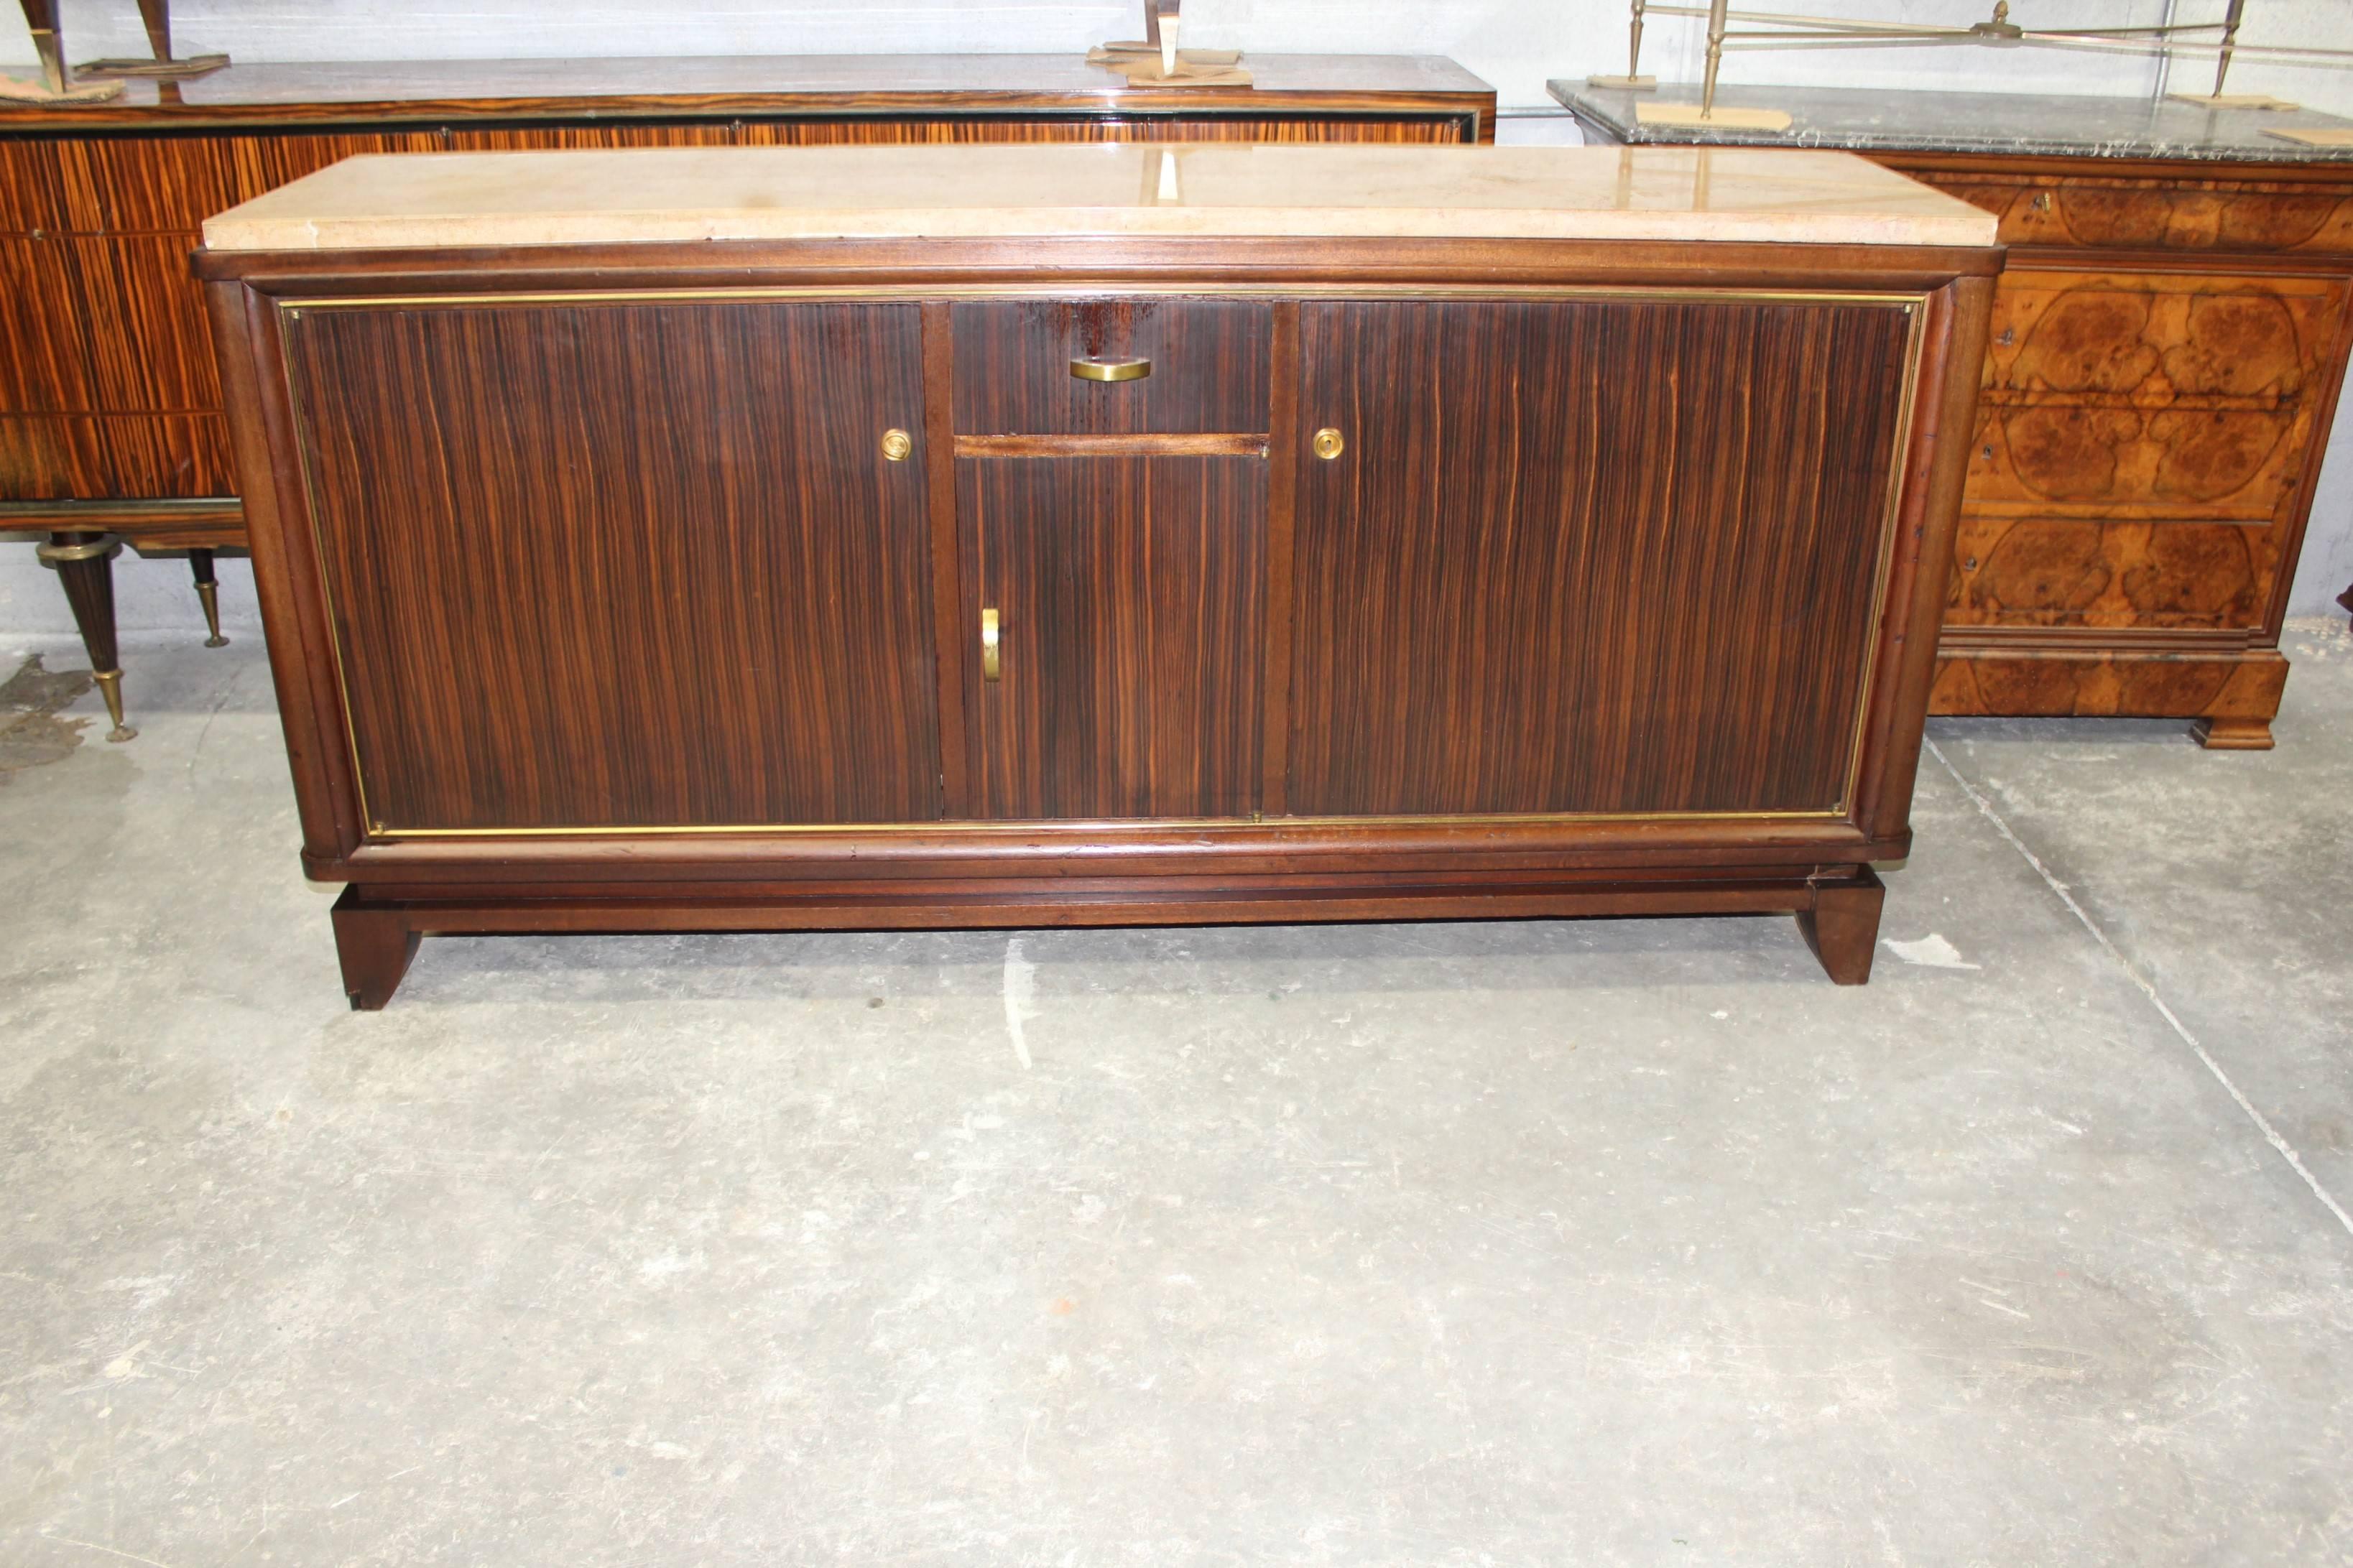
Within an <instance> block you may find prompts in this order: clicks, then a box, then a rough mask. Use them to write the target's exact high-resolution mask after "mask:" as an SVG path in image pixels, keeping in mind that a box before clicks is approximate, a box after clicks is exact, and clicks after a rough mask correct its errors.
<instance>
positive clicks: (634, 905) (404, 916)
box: [334, 866, 1884, 1012]
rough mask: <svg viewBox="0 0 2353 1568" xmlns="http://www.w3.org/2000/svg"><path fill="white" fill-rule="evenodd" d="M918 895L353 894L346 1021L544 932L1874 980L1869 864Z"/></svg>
mask: <svg viewBox="0 0 2353 1568" xmlns="http://www.w3.org/2000/svg"><path fill="white" fill-rule="evenodd" d="M971 887H972V885H971V884H970V883H963V884H958V885H957V886H956V888H955V890H953V891H949V890H933V889H926V888H925V887H924V886H923V884H920V883H912V884H899V885H896V886H892V887H890V888H888V889H885V888H882V887H877V888H875V889H871V890H869V891H864V892H860V893H852V894H844V893H836V892H828V893H824V894H817V895H810V896H794V895H791V894H778V893H765V894H762V895H760V896H756V897H745V896H729V894H728V893H727V892H726V890H725V889H723V888H714V889H712V891H711V892H710V893H709V895H707V896H697V897H691V898H682V897H676V896H669V895H665V896H658V897H643V896H632V895H629V894H627V893H621V892H616V893H614V894H611V895H599V896H594V897H586V898H583V897H563V898H549V897H539V898H533V897H532V896H530V894H529V892H528V891H527V890H514V891H509V890H506V889H480V890H474V889H469V890H467V892H466V893H465V894H464V896H460V897H440V896H435V897H429V898H388V897H383V896H379V895H376V894H372V893H369V892H367V891H365V890H364V889H361V888H359V887H356V886H353V887H348V888H345V889H343V896H342V897H341V898H339V899H337V900H335V908H334V927H335V947H336V952H337V953H338V955H339V956H340V958H341V959H342V961H343V989H344V991H345V992H346V993H347V994H349V995H350V997H351V1001H352V1005H353V1007H354V1008H355V1009H359V1010H361V1011H365V1012H374V1011H375V1010H376V1009H378V1008H380V1007H382V1006H383V1005H385V1003H387V1002H389V1001H390V1000H391V999H392V994H393V992H394V991H395V990H396V989H397V988H398V987H399V985H400V982H401V977H402V976H403V975H405V974H406V973H408V965H409V962H410V961H411V960H412V959H414V958H415V957H416V956H417V942H418V939H419V938H420V937H422V936H425V935H427V934H436V935H445V936H491V935H496V936H519V935H526V934H533V933H543V932H573V933H601V934H617V933H624V932H648V931H714V932H716V931H963V930H988V931H1002V930H1018V929H1026V928H1054V927H1073V926H1197V925H1292V924H1340V923H1365V922H1369V921H1383V922H1387V921H1431V920H1545V919H1567V918H1579V917H1588V916H1598V915H1648V916H1660V915H1700V914H1775V913H1781V914H1795V915H1796V916H1797V917H1798V924H1799V930H1800V931H1802V932H1803V933H1804V935H1805V939H1806V942H1807V944H1808V945H1809V946H1810V947H1811V948H1812V949H1813V951H1814V953H1815V956H1816V957H1818V958H1820V960H1821V963H1822V967H1823V969H1825V970H1826V971H1828V972H1829V974H1830V977H1831V979H1832V980H1833V981H1835V982H1837V983H1838V984H1841V985H1860V984H1863V983H1864V982H1865V981H1867V980H1868V979H1869V978H1870V977H1871V955H1872V951H1873V947H1874V946H1875V944H1876V943H1877V942H1878V938H1879V909H1880V902H1881V900H1882V898H1883V891H1884V890H1883V888H1882V886H1881V883H1880V880H1879V879H1878V878H1877V877H1876V876H1874V875H1873V874H1872V871H1871V868H1869V867H1867V866H1864V867H1855V868H1840V869H1839V870H1838V871H1837V872H1835V873H1832V874H1830V875H1829V876H1828V877H1827V878H1826V879H1817V878H1813V877H1771V878H1745V877H1744V878H1737V879H1724V878H1709V879H1695V880H1690V881H1659V882H1607V881H1600V882H1597V881H1580V882H1574V883H1560V884H1552V885H1546V884H1541V883H1535V884H1531V883H1526V882H1514V883H1510V884H1507V885H1503V886H1493V887H1487V888H1482V887H1480V886H1478V885H1477V884H1467V883H1463V882H1460V881H1456V882H1447V883H1441V884H1438V885H1433V886H1421V887H1417V886H1411V885H1397V886H1387V887H1384V886H1381V885H1379V883H1378V882H1377V880H1372V879H1366V880H1364V881H1362V882H1359V883H1356V884H1353V885H1349V884H1344V885H1338V886H1333V885H1316V886H1305V885H1301V886H1286V885H1284V884H1282V882H1280V881H1272V882H1261V883H1257V884H1245V885H1238V886H1234V887H1230V888H1224V889H1199V888H1198V887H1191V888H1186V889H1181V890H1171V889H1155V888H1154V887H1153V886H1152V885H1150V884H1148V883H1139V884H1137V885H1135V886H1134V887H1133V888H1129V889H1116V890H1109V891H1105V890H1100V889H1095V890H1089V891H1086V892H1082V893H1072V892H1071V891H1068V890H1067V889H1061V888H1058V887H1057V886H1055V885H1054V884H1053V883H1051V882H1029V881H1008V884H1007V885H1006V887H1005V889H1003V890H1002V891H994V892H991V891H983V892H975V891H972V890H971Z"/></svg>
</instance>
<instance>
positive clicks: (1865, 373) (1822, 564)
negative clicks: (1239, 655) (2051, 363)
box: [1282, 293, 1918, 816]
mask: <svg viewBox="0 0 2353 1568" xmlns="http://www.w3.org/2000/svg"><path fill="white" fill-rule="evenodd" d="M1917 310H1918V306H1917V304H1916V303H1915V302H1913V301H1908V300H1904V299H1902V298H1900V297H1898V298H1889V299H1884V300H1880V299H1870V298H1851V299H1845V300H1835V299H1822V298H1815V299H1797V298H1790V297H1788V296H1786V295H1784V296H1778V297H1772V296H1762V295H1760V296H1756V297H1740V296H1736V295H1735V296H1731V297H1715V298H1702V299H1697V300H1694V299H1692V298H1690V297H1688V296H1686V297H1684V298H1683V299H1681V300H1668V299H1643V298H1639V297H1625V296H1619V297H1611V296H1609V295H1606V294H1601V293H1596V294H1593V295H1588V296H1586V297H1583V298H1574V297H1572V298H1553V299H1542V300H1451V301H1438V300H1430V301H1412V302H1385V301H1372V300H1352V301H1336V302H1309V303H1307V304H1304V305H1303V306H1302V307H1301V311H1300V340H1301V370H1300V389H1299V401H1298V407H1299V412H1298V417H1297V419H1296V421H1295V423H1294V427H1293V428H1292V429H1290V430H1288V431H1286V432H1284V433H1282V438H1284V439H1287V440H1290V441H1292V442H1293V443H1295V444H1296V445H1297V447H1299V452H1298V457H1299V462H1300V467H1299V470H1298V471H1299V479H1298V489H1297V512H1296V534H1295V557H1294V561H1295V564H1294V580H1295V582H1296V584H1297V591H1296V621H1295V637H1294V641H1293V678H1292V680H1291V693H1292V696H1291V724H1290V760H1291V763H1290V773H1289V792H1288V793H1289V802H1288V807H1289V810H1290V811H1291V812H1292V813H1293V814H1296V815H1301V816H1388V815H1422V814H1456V813H1469V814H1519V813H1530V814H1586V813H1591V814H1608V815H1635V816H1651V815H1662V816H1666V815H1690V814H1708V815H1716V814H1725V815H1749V814H1758V815H1763V814H1799V815H1823V816H1830V815H1837V814H1841V813H1843V812H1845V811H1847V810H1848V809H1850V807H1851V801H1852V784H1853V779H1854V776H1855V769H1856V766H1857V756H1856V752H1857V747H1858V744H1859V740H1860V731H1861V728H1862V710H1863V703H1864V700H1865V698H1866V694H1867V688H1868V685H1869V682H1870V679H1871V678H1872V673H1873V671H1872V649H1873V646H1874V644H1875V641H1876V638H1875V636H1874V634H1875V630H1876V625H1875V615H1874V610H1873V605H1874V603H1875V600H1876V598H1877V590H1878V584H1879V581H1880V577H1881V574H1882V573H1883V571H1884V570H1885V560H1886V555H1887V551H1888V546H1889V540H1888V533H1889V529H1890V525H1891V519H1892V516H1893V507H1892V500H1893V487H1894V485H1895V484H1896V482H1897V479H1898V471H1897V470H1898V448H1899V438H1900V436H1901V434H1902V427H1903V426H1904V423H1905V406H1906V403H1905V387H1906V385H1907V384H1908V375H1907V370H1908V366H1909V363H1910V354H1911V352H1912V347H1911V345H1912V340H1913V334H1914V328H1915V316H1916V314H1917ZM1318 432H1322V433H1323V434H1322V436H1321V437H1320V439H1319V437H1318V434H1317V433H1318ZM1310 447H1313V448H1314V455H1313V456H1311V455H1309V449H1310Z"/></svg>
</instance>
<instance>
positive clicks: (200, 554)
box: [188, 550, 228, 647]
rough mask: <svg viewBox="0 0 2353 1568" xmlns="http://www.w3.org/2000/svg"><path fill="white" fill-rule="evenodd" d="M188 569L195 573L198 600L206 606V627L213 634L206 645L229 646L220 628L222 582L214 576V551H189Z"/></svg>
mask: <svg viewBox="0 0 2353 1568" xmlns="http://www.w3.org/2000/svg"><path fill="white" fill-rule="evenodd" d="M188 570H189V571H190V572H193V573H195V578H196V602H197V603H198V604H200V605H204V607H205V629H206V631H208V632H210V633H211V634H212V635H211V636H210V637H206V638H205V646H206V647H228V638H227V637H223V636H221V630H220V584H219V583H217V582H216V581H215V580H214V578H213V552H211V551H209V550H191V551H189V552H188Z"/></svg>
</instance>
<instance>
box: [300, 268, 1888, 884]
mask: <svg viewBox="0 0 2353 1568" xmlns="http://www.w3.org/2000/svg"><path fill="white" fill-rule="evenodd" d="M1139 294H1143V295H1154V296H1166V297H1168V298H1187V297H1198V296H1211V297H1245V298H1256V299H1264V300H1269V301H1270V302H1273V301H1282V300H1319V301H1320V300H1352V299H1366V300H1389V299H1402V300H1415V299H1444V300H1575V299H1587V298H1591V299H1597V300H1618V301H1628V302H1632V301H1659V302H1669V303H1678V304H1682V303H1701V304H1735V303H1739V304H1757V303H1760V302H1762V303H1790V304H1810V305H1868V306H1875V307H1880V308H1885V309H1894V310H1902V311H1903V312H1904V314H1905V316H1906V317H1907V318H1908V319H1909V331H1908V335H1907V340H1906V343H1905V353H1904V358H1903V365H1902V375H1903V396H1902V403H1901V405H1900V407H1899V409H1898V412H1897V416H1896V422H1895V426H1896V427H1895V432H1894V453H1893V461H1892V462H1891V464H1890V467H1889V475H1888V485H1887V493H1886V498H1885V501H1884V504H1883V521H1882V523H1881V526H1880V530H1879V535H1880V537H1879V549H1878V560H1877V563H1876V564H1875V567H1874V574H1873V604H1874V605H1876V610H1875V612H1874V614H1873V616H1872V620H1871V624H1870V626H1869V627H1868V628H1867V630H1866V633H1865V635H1866V637H1868V639H1869V647H1868V651H1867V656H1866V658H1865V661H1864V665H1863V668H1862V675H1861V679H1860V680H1859V681H1858V683H1857V692H1856V699H1855V716H1854V724H1853V727H1852V731H1850V736H1849V740H1848V747H1847V749H1848V762H1847V773H1846V783H1845V786H1844V788H1843V789H1842V790H1841V794H1840V797H1839V799H1838V801H1837V802H1836V803H1835V804H1834V805H1831V807H1829V808H1828V809H1818V810H1810V811H1692V812H1658V811H1647V812H1522V813H1504V814H1472V815H1433V816H1282V817H1275V818H1272V819H1268V820H1265V821H1257V820H1254V819H1252V818H1247V817H1148V818H1136V819H1132V820H1131V819H1125V818H1121V819H1113V820H1112V821H1108V822H1105V821H1088V822H1078V821H1055V820H1045V821H1036V820H1031V821H1020V822H995V821H976V820H971V819H950V818H939V819H934V820H932V821H923V822H890V823H854V824H845V823H730V824H711V825H697V826H681V825H675V824H672V825H662V826H567V827H394V826H389V825H387V824H385V822H383V821H381V820H379V819H378V818H377V817H376V816H375V813H374V812H373V811H372V810H370V808H369V805H368V801H367V784H366V776H365V770H364V768H363V767H362V765H361V762H360V755H359V736H358V731H357V727H356V725H355V724H354V723H353V707H352V699H351V689H350V681H349V675H348V672H347V669H346V668H345V664H344V658H343V630H342V628H343V621H342V617H341V616H340V615H339V614H338V612H337V610H336V607H335V603H334V590H333V588H332V586H331V585H330V584H329V581H328V577H329V574H328V571H327V552H326V543H325V538H324V535H323V534H322V531H321V527H320V506H319V500H318V487H317V482H316V476H315V474H314V472H313V468H312V462H311V458H312V453H311V445H310V443H309V442H308V441H307V440H303V439H301V438H300V437H301V431H302V426H303V422H304V417H305V407H306V398H305V389H304V388H303V386H302V384H301V377H300V374H299V373H298V372H297V371H296V368H295V362H294V356H293V352H292V346H291V337H292V334H291V333H290V331H286V330H285V328H286V326H287V325H289V324H290V323H294V322H299V321H301V318H302V315H303V313H304V312H305V311H309V310H367V309H375V310H382V309H413V308H417V307H433V308H445V307H447V308H456V307H467V306H513V305H533V306H558V305H578V304H625V303H637V302H643V301H646V300H663V301H669V300H786V301H789V300H842V301H845V302H848V301H857V300H871V301H874V302H878V303H905V304H917V303H920V302H922V301H925V300H934V301H936V300H957V299H970V298H1007V297H1016V298H1029V299H1051V300H1069V299H1072V298H1082V299H1087V298H1118V297H1122V296H1133V295H1139ZM1929 298H1930V296H1929V295H1928V294H1926V293H1922V292H1916V291H1903V290H1892V291H1882V290H1852V289H1845V290H1832V289H1820V290H1818V289H1679V288H1675V287H1672V286H1671V285H1657V284H1626V285H1620V284H1464V285H1429V284H1414V283H1393V284H1362V285H1325V286H1302V287H1298V288H1284V287H1276V286H1271V285H1268V284H1263V283H1253V284H1235V285H1194V286H1190V287H1184V286H1163V287H1153V286H1150V285H1126V284H1108V285H1094V284H1086V283H1074V284H1071V285H1067V286H1066V285H1064V284H1062V283H1060V282H1059V281H1058V282H1057V283H1056V284H1055V285H1054V286H1053V287H1051V288H1047V289H1041V288H1039V286H1038V285H1036V284H1035V283H1030V284H1021V285H1010V284H1008V285H978V286H962V287H947V288H940V287H897V288H875V287H871V286H860V285H854V284H853V285H840V286H817V287H803V286H792V287H777V288H765V289H762V288H745V289H631V290H597V291H593V292H582V293H551V294H513V293H501V292H495V291H492V292H486V293H474V294H427V295H383V296H367V297H362V298H339V299H329V300H319V299H309V300H299V301H297V300H288V299H280V300H277V301H276V302H275V303H276V307H277V316H278V318H279V321H280V331H279V333H278V340H279V356H280V367H281V369H282V371H283V373H284V374H285V378H286V387H287V394H288V402H289V404H290V413H291V414H292V416H293V418H294V423H295V426H296V429H297V435H298V439H297V442H296V446H297V448H298V457H299V459H300V463H301V476H302V494H303V510H305V512H306V513H308V515H309V521H310V525H311V526H310V531H311V550H312V552H313V554H314V557H315V560H316V564H317V566H318V569H319V591H320V594H321V596H322V599H323V601H324V603H323V605H322V608H323V609H324V611H325V612H326V617H325V618H326V625H327V627H328V632H329V636H328V643H329V647H330V651H331V653H332V658H333V668H334V676H335V697H336V702H337V707H338V710H339V711H340V712H341V714H342V716H343V741H344V745H345V748H346V753H347V755H348V756H349V758H350V761H351V768H352V788H353V795H354V796H355V801H354V804H355V805H357V806H358V820H359V822H360V823H361V824H362V825H363V837H364V839H365V840H386V839H437V838H448V839H458V838H613V837H685V836H691V837H719V836H731V835H732V836H735V837H786V836H798V835H806V834H812V833H818V834H835V835H852V836H854V835H859V834H876V833H881V834H902V833H938V832H941V831H944V830H949V831H955V832H970V833H976V834H982V835H997V834H1004V833H1038V832H1040V831H1041V830H1042V831H1048V832H1074V831H1079V830H1085V831H1089V832H1093V833H1098V834H1100V833H1103V832H1117V831H1121V830H1127V831H1133V832H1137V833H1142V832H1147V831H1150V830H1153V829H1156V828H1169V827H1177V828H1199V827H1244V828H1250V827H1255V828H1256V829H1257V830H1258V831H1259V833H1261V834H1265V833H1269V832H1276V831H1280V830H1281V829H1282V828H1284V827H1346V826H1365V827H1395V826H1464V825H1473V826H1476V825H1498V826H1500V825H1506V824H1559V825H1562V826H1571V825H1575V824H1579V823H1602V822H1661V823H1673V822H1733V821H1750V822H1838V821H1845V820H1850V819H1851V818H1852V810H1853V804H1854V799H1855V794H1856V790H1857V788H1858V787H1859V785H1860V783H1861V780H1862V762H1863V754H1862V753H1863V746H1862V737H1863V733H1864V731H1865V729H1866V728H1867V726H1868V724H1869V721H1870V716H1871V707H1872V701H1873V695H1874V694H1875V692H1876V690H1877V689H1878V683H1879V679H1880V674H1881V665H1882V662H1883V659H1882V655H1883V645H1884V643H1885V640H1886V635H1885V634H1886V617H1887V612H1888V608H1889V606H1888V605H1887V604H1886V593H1887V582H1888V577H1889V574H1891V572H1892V571H1893V569H1894V554H1895V548H1894V547H1895V531H1896V524H1897V521H1898V519H1899V517H1900V516H1901V512H1902V508H1903V500H1904V493H1905V487H1906V486H1907V484H1908V483H1909V481H1910V478H1911V456H1912V453H1911V447H1912V432H1913V426H1914V423H1915V417H1916V413H1917V410H1916V406H1915V404H1916V398H1915V383H1916V381H1917V379H1918V374H1919V364H1920V355H1921V353H1922V349H1923V347H1924V344H1925V341H1926V340H1925V333H1926V314H1927V312H1926V309H1925V307H1926V304H1927V301H1928V300H1929ZM969 439H973V438H972V437H958V438H957V455H959V456H964V455H965V451H964V443H965V441H966V440H969ZM974 455H977V454H974Z"/></svg>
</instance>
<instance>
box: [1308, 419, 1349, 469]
mask: <svg viewBox="0 0 2353 1568" xmlns="http://www.w3.org/2000/svg"><path fill="white" fill-rule="evenodd" d="M1347 449H1348V443H1346V442H1345V441H1343V440H1342V439H1340V432H1338V431H1337V430H1335V429H1333V428H1332V427H1331V426H1329V425H1326V426H1324V428H1323V429H1321V430H1318V431H1317V432H1315V455H1316V456H1317V457H1319V458H1323V459H1324V461H1325V462H1327V463H1328V462H1330V461H1331V460H1332V459H1333V458H1336V457H1338V456H1339V455H1340V454H1341V453H1343V452H1345V451H1346V450H1347Z"/></svg>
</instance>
